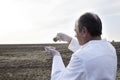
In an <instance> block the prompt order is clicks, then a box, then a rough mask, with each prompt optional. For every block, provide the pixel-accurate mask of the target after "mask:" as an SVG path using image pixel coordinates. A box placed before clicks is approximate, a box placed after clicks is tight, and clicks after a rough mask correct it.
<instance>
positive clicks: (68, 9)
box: [0, 0, 120, 44]
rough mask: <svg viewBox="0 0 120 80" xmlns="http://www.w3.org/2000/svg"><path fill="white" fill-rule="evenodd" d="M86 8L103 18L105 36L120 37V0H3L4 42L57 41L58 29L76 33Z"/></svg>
mask: <svg viewBox="0 0 120 80" xmlns="http://www.w3.org/2000/svg"><path fill="white" fill-rule="evenodd" d="M85 12H94V13H96V14H98V16H99V17H100V18H101V20H102V23H103V35H102V37H103V38H106V39H107V40H108V41H112V40H115V41H120V0H0V44H8V43H9V44H14V43H15V44H21V43H22V44H23V43H30V44H32V43H53V41H52V38H53V37H54V36H55V35H56V34H57V33H58V32H63V33H66V34H68V35H71V36H72V37H74V34H75V32H74V24H75V21H76V20H77V19H78V18H79V17H80V15H81V14H83V13H85Z"/></svg>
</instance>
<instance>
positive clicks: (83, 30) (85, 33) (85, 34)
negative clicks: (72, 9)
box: [82, 27, 88, 37]
mask: <svg viewBox="0 0 120 80" xmlns="http://www.w3.org/2000/svg"><path fill="white" fill-rule="evenodd" d="M82 35H83V37H87V35H88V30H87V28H86V27H83V29H82Z"/></svg>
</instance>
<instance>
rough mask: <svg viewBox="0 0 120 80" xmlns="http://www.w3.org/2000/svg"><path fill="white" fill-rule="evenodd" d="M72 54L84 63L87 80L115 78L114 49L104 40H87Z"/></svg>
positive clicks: (110, 79)
mask: <svg viewBox="0 0 120 80" xmlns="http://www.w3.org/2000/svg"><path fill="white" fill-rule="evenodd" d="M73 56H77V57H78V58H79V60H81V61H82V63H83V64H84V69H85V73H86V74H85V76H86V79H87V80H115V77H116V75H115V74H116V70H117V56H116V51H115V49H114V47H113V46H112V45H111V44H110V43H109V42H107V41H106V40H92V41H89V42H88V43H86V44H85V45H84V46H82V47H81V48H80V49H79V50H77V51H76V52H75V53H74V54H73Z"/></svg>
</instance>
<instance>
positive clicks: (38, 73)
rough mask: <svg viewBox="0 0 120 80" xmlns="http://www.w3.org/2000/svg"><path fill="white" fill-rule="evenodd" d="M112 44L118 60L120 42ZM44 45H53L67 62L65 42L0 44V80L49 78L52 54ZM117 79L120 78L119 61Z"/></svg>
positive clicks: (68, 57) (67, 54)
mask: <svg viewBox="0 0 120 80" xmlns="http://www.w3.org/2000/svg"><path fill="white" fill-rule="evenodd" d="M113 45H114V46H115V48H116V49H117V55H118V62H120V60H119V57H120V43H113ZM45 46H55V47H56V49H57V50H59V51H60V52H61V54H62V58H63V60H64V62H65V65H67V64H68V62H69V60H70V57H71V54H72V52H71V51H69V50H68V49H67V46H68V45H67V44H20V45H0V80H50V73H51V65H52V64H51V63H52V56H51V55H49V54H47V53H46V52H45V51H44V47H45ZM117 80H120V63H118V73H117Z"/></svg>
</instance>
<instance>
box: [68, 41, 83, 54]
mask: <svg viewBox="0 0 120 80" xmlns="http://www.w3.org/2000/svg"><path fill="white" fill-rule="evenodd" d="M80 47H81V46H80V45H79V43H78V41H77V40H76V39H72V40H71V42H70V44H69V46H68V49H70V50H71V51H73V52H75V51H77V50H78V49H79V48H80Z"/></svg>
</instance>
